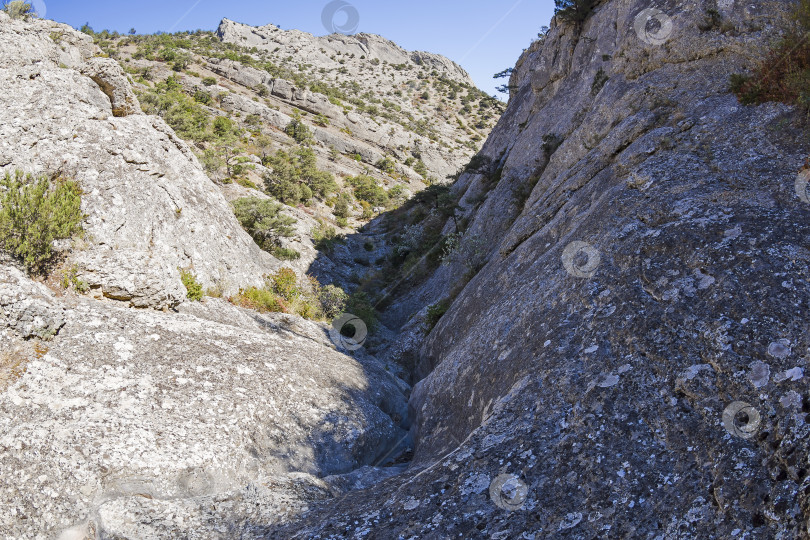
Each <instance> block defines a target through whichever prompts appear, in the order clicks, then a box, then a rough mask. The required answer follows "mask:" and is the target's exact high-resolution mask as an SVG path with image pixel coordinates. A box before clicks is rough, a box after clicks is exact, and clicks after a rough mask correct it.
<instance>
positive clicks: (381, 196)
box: [347, 174, 388, 206]
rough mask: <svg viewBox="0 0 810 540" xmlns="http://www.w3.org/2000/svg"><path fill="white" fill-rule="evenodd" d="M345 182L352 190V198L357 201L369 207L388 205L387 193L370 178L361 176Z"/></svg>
mask: <svg viewBox="0 0 810 540" xmlns="http://www.w3.org/2000/svg"><path fill="white" fill-rule="evenodd" d="M347 181H348V182H349V184H350V185H351V186H352V187H353V188H354V196H355V198H356V199H357V200H358V201H366V202H367V203H369V204H370V205H371V206H386V205H387V204H388V193H386V191H385V189H383V188H382V187H381V186H380V185H379V184H377V181H376V180H375V179H374V178H372V177H371V176H368V175H365V174H361V175H359V176H355V177H353V178H349V179H348V180H347Z"/></svg>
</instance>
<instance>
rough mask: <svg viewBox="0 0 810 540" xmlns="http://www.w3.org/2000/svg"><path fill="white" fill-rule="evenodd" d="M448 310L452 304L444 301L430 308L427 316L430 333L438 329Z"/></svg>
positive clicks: (426, 321) (426, 320)
mask: <svg viewBox="0 0 810 540" xmlns="http://www.w3.org/2000/svg"><path fill="white" fill-rule="evenodd" d="M448 309H450V302H449V301H448V300H442V301H441V302H437V303H435V304H433V305H432V306H430V307H428V312H427V316H426V317H425V325H426V326H427V331H428V332H430V331H431V330H433V329H434V328H435V327H436V325H437V324H438V323H439V319H441V318H442V316H444V314H445V313H447V310H448Z"/></svg>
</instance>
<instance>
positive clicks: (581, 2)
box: [554, 0, 599, 23]
mask: <svg viewBox="0 0 810 540" xmlns="http://www.w3.org/2000/svg"><path fill="white" fill-rule="evenodd" d="M598 1H599V0H554V14H555V15H556V16H557V17H559V18H560V20H563V21H570V22H573V23H582V22H583V21H584V20H585V19H587V18H588V15H590V14H591V12H592V11H593V8H594V7H595V6H596V3H597V2H598Z"/></svg>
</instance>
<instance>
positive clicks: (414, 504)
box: [402, 497, 419, 510]
mask: <svg viewBox="0 0 810 540" xmlns="http://www.w3.org/2000/svg"><path fill="white" fill-rule="evenodd" d="M402 508H404V509H405V510H415V509H417V508H419V501H418V500H417V499H414V498H413V497H411V498H410V499H408V500H407V501H405V504H403V505H402Z"/></svg>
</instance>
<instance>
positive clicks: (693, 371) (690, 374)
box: [683, 364, 712, 381]
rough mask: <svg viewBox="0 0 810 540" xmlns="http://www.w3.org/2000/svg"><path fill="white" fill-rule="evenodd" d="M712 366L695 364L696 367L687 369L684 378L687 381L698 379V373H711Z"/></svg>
mask: <svg viewBox="0 0 810 540" xmlns="http://www.w3.org/2000/svg"><path fill="white" fill-rule="evenodd" d="M711 370H712V366H710V365H709V364H695V365H694V366H689V367H688V368H686V371H685V372H684V374H683V378H684V379H685V380H687V381H691V380H692V379H694V378H695V377H697V375H698V373H700V372H701V371H711Z"/></svg>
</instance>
